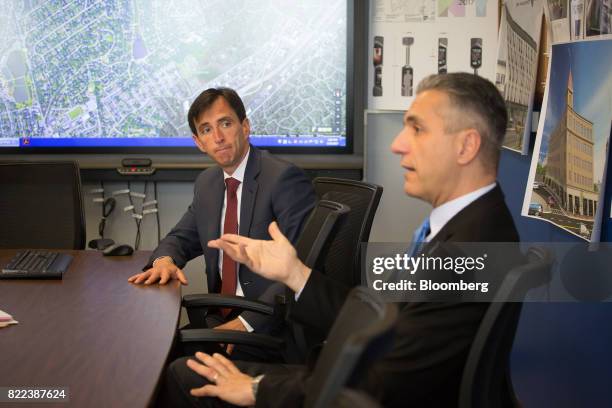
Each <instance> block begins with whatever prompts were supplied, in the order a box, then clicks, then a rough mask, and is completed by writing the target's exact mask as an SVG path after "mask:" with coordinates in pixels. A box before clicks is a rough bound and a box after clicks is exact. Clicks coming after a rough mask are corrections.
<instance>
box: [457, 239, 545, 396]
mask: <svg viewBox="0 0 612 408" xmlns="http://www.w3.org/2000/svg"><path fill="white" fill-rule="evenodd" d="M527 260H528V262H527V263H526V264H524V265H520V266H518V267H516V268H514V269H512V270H511V271H510V272H509V273H508V275H507V276H506V277H505V279H504V281H503V282H502V284H501V286H500V288H499V290H498V291H497V293H496V294H495V298H494V300H493V303H491V305H490V306H489V308H488V309H487V312H486V313H485V315H484V318H483V319H482V322H481V323H480V326H479V328H478V331H477V332H476V336H475V337H474V342H473V343H472V347H471V348H470V352H469V354H468V357H467V361H466V365H465V369H464V370H463V376H462V378H461V387H460V391H459V407H460V408H468V407H469V408H481V407H501V408H504V407H518V406H520V404H519V403H518V401H517V399H516V396H515V394H514V391H513V389H512V381H511V379H510V370H509V367H510V364H509V360H510V352H511V350H512V344H513V342H514V335H515V332H516V328H517V326H518V321H519V318H520V314H521V305H522V304H521V303H520V302H509V300H510V299H519V298H520V299H524V297H525V296H526V294H527V292H528V291H529V289H532V288H535V287H537V286H540V285H543V284H545V283H548V282H550V279H551V268H552V265H553V262H554V257H553V255H552V252H551V251H550V250H549V249H546V248H542V247H532V248H530V249H529V250H528V252H527Z"/></svg>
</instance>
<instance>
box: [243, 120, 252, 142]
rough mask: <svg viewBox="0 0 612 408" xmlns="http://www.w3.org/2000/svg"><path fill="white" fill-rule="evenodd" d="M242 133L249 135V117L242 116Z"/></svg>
mask: <svg viewBox="0 0 612 408" xmlns="http://www.w3.org/2000/svg"><path fill="white" fill-rule="evenodd" d="M242 133H244V135H245V136H247V137H248V136H250V135H251V122H250V121H249V118H244V120H243V121H242Z"/></svg>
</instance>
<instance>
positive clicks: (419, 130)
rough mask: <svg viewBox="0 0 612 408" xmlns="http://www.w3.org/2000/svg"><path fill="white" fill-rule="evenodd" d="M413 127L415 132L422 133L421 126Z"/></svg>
mask: <svg viewBox="0 0 612 408" xmlns="http://www.w3.org/2000/svg"><path fill="white" fill-rule="evenodd" d="M412 129H413V130H414V133H417V134H418V133H421V128H420V127H418V126H413V127H412Z"/></svg>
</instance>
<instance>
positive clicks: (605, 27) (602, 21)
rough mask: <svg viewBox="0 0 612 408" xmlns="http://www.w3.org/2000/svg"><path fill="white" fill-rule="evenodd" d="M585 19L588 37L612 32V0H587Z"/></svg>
mask: <svg viewBox="0 0 612 408" xmlns="http://www.w3.org/2000/svg"><path fill="white" fill-rule="evenodd" d="M584 20H585V34H586V36H587V38H588V37H593V36H600V35H606V34H612V0H586V2H585V9H584Z"/></svg>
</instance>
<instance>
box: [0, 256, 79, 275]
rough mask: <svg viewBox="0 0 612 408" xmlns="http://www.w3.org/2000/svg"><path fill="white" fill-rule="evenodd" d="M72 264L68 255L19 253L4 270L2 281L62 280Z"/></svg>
mask: <svg viewBox="0 0 612 408" xmlns="http://www.w3.org/2000/svg"><path fill="white" fill-rule="evenodd" d="M71 262H72V256H71V255H68V254H60V253H58V252H52V251H44V250H39V249H28V250H24V251H20V252H17V254H16V255H15V256H14V257H13V259H11V260H10V261H9V263H8V264H7V265H6V266H4V267H3V268H2V273H0V279H62V276H63V274H64V272H66V270H67V269H68V267H69V266H70V263H71Z"/></svg>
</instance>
